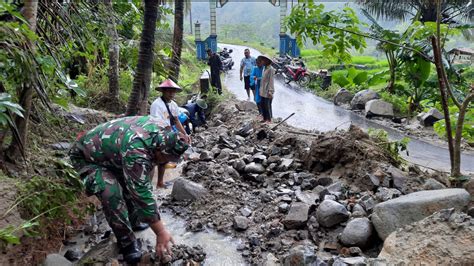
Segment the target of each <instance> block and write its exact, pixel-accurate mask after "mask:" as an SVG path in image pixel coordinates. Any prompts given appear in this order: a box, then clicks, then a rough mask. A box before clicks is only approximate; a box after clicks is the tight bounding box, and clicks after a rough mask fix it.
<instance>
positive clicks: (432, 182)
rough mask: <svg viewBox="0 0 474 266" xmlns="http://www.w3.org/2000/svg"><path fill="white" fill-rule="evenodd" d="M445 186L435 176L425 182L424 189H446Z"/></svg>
mask: <svg viewBox="0 0 474 266" xmlns="http://www.w3.org/2000/svg"><path fill="white" fill-rule="evenodd" d="M444 188H446V186H445V185H443V184H441V183H440V182H439V181H438V180H436V179H434V178H429V179H428V180H426V181H425V183H424V184H423V189H425V190H435V189H444Z"/></svg>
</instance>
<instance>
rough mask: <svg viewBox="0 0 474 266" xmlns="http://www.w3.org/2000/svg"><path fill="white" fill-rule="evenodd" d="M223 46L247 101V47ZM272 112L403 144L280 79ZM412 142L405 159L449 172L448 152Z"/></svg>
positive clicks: (235, 85) (473, 160)
mask: <svg viewBox="0 0 474 266" xmlns="http://www.w3.org/2000/svg"><path fill="white" fill-rule="evenodd" d="M219 46H220V47H227V48H229V49H233V50H234V52H233V53H232V54H231V55H232V58H233V60H234V62H235V67H234V69H232V70H231V71H229V72H228V73H227V75H226V77H225V79H224V83H225V85H226V87H227V89H229V90H230V91H231V92H232V93H233V94H235V95H236V96H237V98H238V99H240V100H245V99H247V93H246V92H245V90H244V84H243V82H242V81H240V79H239V66H240V60H241V59H242V58H243V54H244V49H245V47H243V46H239V45H224V44H222V45H219ZM250 50H251V55H253V56H257V55H259V54H260V53H259V52H258V51H257V50H255V49H250ZM272 109H273V114H274V116H275V117H281V118H285V117H287V116H288V115H290V114H291V113H293V112H294V113H295V115H294V116H293V117H292V118H290V119H289V120H288V121H287V122H288V124H290V125H292V126H295V127H299V128H304V129H310V130H311V129H316V130H318V131H322V132H325V131H330V130H334V129H335V128H336V127H337V128H338V129H347V128H348V127H349V125H350V124H351V123H352V124H355V125H357V126H360V127H362V128H364V129H368V128H379V129H384V130H385V131H387V132H388V134H389V137H390V138H391V139H394V140H400V139H402V138H403V137H404V135H403V134H402V133H400V132H399V131H396V130H393V129H392V128H389V127H386V126H383V125H380V124H377V123H375V122H373V121H371V120H369V119H366V118H365V117H363V116H360V115H357V114H355V113H354V112H351V111H349V110H346V109H343V108H341V107H339V106H335V105H334V104H332V103H331V102H328V101H326V100H324V99H322V98H320V97H317V96H315V95H314V94H312V93H310V92H307V91H305V90H302V89H300V88H298V87H297V86H291V85H286V84H285V83H284V82H282V80H280V79H276V80H275V96H274V99H273V103H272ZM408 137H410V136H408ZM410 139H411V141H410V143H409V144H408V150H409V155H410V156H406V155H405V154H404V153H403V154H402V155H403V156H404V157H405V159H407V160H408V161H409V162H412V163H415V164H418V165H421V166H426V167H429V168H433V169H437V170H442V171H449V169H450V163H449V153H448V150H447V149H446V148H443V147H439V146H436V145H433V144H431V143H428V142H426V141H422V140H419V139H416V138H413V137H410ZM461 169H462V171H463V172H464V173H474V153H463V154H462V161H461Z"/></svg>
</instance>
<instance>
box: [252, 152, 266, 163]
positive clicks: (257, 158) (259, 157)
mask: <svg viewBox="0 0 474 266" xmlns="http://www.w3.org/2000/svg"><path fill="white" fill-rule="evenodd" d="M252 161H253V162H255V163H263V162H265V161H267V156H265V155H264V154H262V153H257V154H255V155H254V156H252Z"/></svg>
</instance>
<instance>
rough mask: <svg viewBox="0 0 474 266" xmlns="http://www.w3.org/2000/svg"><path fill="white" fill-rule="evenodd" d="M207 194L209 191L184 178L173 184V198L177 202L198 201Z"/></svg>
mask: <svg viewBox="0 0 474 266" xmlns="http://www.w3.org/2000/svg"><path fill="white" fill-rule="evenodd" d="M207 193H208V192H207V189H206V188H204V187H203V186H201V185H200V184H198V183H195V182H193V181H189V180H186V179H184V178H178V179H176V181H175V182H174V184H173V190H172V191H171V197H172V198H173V199H174V200H177V201H182V200H196V199H199V198H201V197H204V196H205V195H206V194H207Z"/></svg>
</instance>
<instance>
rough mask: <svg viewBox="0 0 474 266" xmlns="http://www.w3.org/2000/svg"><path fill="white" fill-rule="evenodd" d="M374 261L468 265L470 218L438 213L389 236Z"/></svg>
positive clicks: (472, 251)
mask: <svg viewBox="0 0 474 266" xmlns="http://www.w3.org/2000/svg"><path fill="white" fill-rule="evenodd" d="M431 193H433V191H431ZM378 259H384V260H387V261H389V262H390V264H391V265H470V264H472V262H473V261H474V219H473V218H472V217H470V216H468V215H466V214H465V213H462V212H457V211H455V210H454V209H445V210H441V211H439V212H437V213H435V214H433V215H431V216H429V217H426V218H424V219H423V220H420V221H418V222H415V223H412V224H409V225H405V226H404V227H402V228H400V230H397V231H395V232H393V233H392V234H390V235H389V237H387V239H385V242H384V245H383V249H382V251H381V252H380V254H379V256H378Z"/></svg>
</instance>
